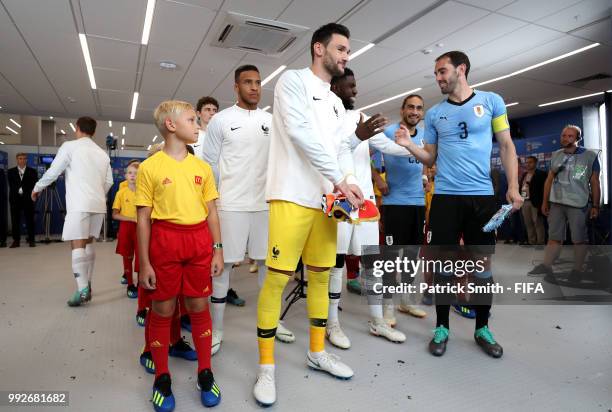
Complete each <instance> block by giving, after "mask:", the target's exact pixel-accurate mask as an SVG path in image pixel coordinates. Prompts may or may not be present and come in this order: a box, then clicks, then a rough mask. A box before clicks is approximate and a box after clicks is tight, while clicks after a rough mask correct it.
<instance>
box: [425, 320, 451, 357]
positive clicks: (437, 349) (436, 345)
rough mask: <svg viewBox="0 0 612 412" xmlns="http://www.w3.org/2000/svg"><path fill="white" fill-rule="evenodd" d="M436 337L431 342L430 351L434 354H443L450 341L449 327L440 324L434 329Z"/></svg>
mask: <svg viewBox="0 0 612 412" xmlns="http://www.w3.org/2000/svg"><path fill="white" fill-rule="evenodd" d="M433 332H434V337H433V339H432V340H431V341H430V342H429V353H431V354H432V355H434V356H442V355H444V352H446V343H447V342H448V329H447V328H446V327H444V326H438V327H437V328H435V329H434V331H433Z"/></svg>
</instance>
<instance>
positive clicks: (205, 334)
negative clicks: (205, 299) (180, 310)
mask: <svg viewBox="0 0 612 412" xmlns="http://www.w3.org/2000/svg"><path fill="white" fill-rule="evenodd" d="M189 318H190V319H191V337H192V338H193V344H194V345H195V349H196V352H197V353H198V373H200V371H202V370H204V369H210V349H211V346H212V330H211V328H212V321H211V320H210V312H209V311H208V307H206V309H204V310H203V311H202V312H190V313H189Z"/></svg>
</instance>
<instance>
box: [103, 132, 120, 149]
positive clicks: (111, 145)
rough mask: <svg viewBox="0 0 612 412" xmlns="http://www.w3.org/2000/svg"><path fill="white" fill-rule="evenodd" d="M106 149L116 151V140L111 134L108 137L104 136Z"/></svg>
mask: <svg viewBox="0 0 612 412" xmlns="http://www.w3.org/2000/svg"><path fill="white" fill-rule="evenodd" d="M106 148H107V149H108V150H115V149H117V138H116V137H113V135H112V134H109V135H108V136H106Z"/></svg>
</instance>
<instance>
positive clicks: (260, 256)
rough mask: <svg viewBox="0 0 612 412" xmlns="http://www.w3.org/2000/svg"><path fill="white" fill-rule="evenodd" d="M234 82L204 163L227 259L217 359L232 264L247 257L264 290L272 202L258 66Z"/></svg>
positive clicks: (217, 314)
mask: <svg viewBox="0 0 612 412" xmlns="http://www.w3.org/2000/svg"><path fill="white" fill-rule="evenodd" d="M234 81H235V84H234V90H235V91H236V95H237V98H238V102H237V103H236V104H235V105H233V106H232V107H229V108H227V109H225V110H222V111H220V112H219V113H218V114H216V115H215V117H214V118H213V119H212V121H211V122H210V124H209V127H208V132H207V138H206V141H205V142H204V147H203V159H204V160H205V161H206V162H208V163H209V164H210V165H211V167H212V169H213V171H214V172H215V178H216V179H217V188H218V191H219V200H218V201H217V208H218V210H219V219H220V222H221V239H223V243H224V246H223V256H224V260H225V265H224V268H223V274H222V275H221V276H218V277H216V278H214V279H213V294H212V296H211V303H212V313H213V331H212V354H213V355H214V354H215V353H216V352H217V351H218V350H219V348H220V347H221V341H222V340H223V314H224V311H225V303H226V299H227V292H228V288H229V281H230V273H231V271H232V265H233V264H235V263H237V262H241V261H242V260H243V259H244V254H245V252H248V254H249V257H251V258H252V259H254V260H256V261H257V264H258V266H259V269H258V273H259V274H258V283H259V286H260V287H261V285H262V284H263V278H264V277H265V274H266V266H265V264H264V259H265V257H266V253H267V247H268V203H267V202H266V199H265V189H266V174H267V171H268V151H269V148H270V126H271V124H272V115H271V114H270V113H268V112H266V111H263V110H261V109H259V108H258V107H257V105H258V104H259V100H260V99H261V76H260V74H259V70H258V69H257V67H256V66H253V65H244V66H240V67H238V68H237V69H236V71H235V72H234ZM280 327H282V326H280ZM280 327H279V329H280ZM277 338H278V339H279V340H282V341H284V342H293V341H294V340H295V337H294V336H293V334H292V333H291V331H288V330H282V331H281V332H280V333H279V332H278V331H277Z"/></svg>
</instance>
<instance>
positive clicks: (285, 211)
mask: <svg viewBox="0 0 612 412" xmlns="http://www.w3.org/2000/svg"><path fill="white" fill-rule="evenodd" d="M349 36H350V33H349V31H348V29H347V28H346V27H344V26H342V25H340V24H336V23H329V24H326V25H324V26H322V27H320V28H319V29H317V30H315V32H314V33H313V36H312V39H311V47H310V51H311V56H312V65H311V66H310V67H308V68H305V69H302V70H288V71H286V72H285V73H283V74H282V75H281V76H280V78H279V79H278V81H277V83H276V86H275V88H274V113H273V116H272V130H271V136H270V158H269V163H268V164H269V165H268V175H267V182H266V200H268V201H269V202H270V218H269V221H270V224H269V236H268V256H267V258H266V265H267V266H268V271H267V273H266V277H265V279H264V283H263V285H262V287H261V289H260V292H259V300H258V302H257V337H258V346H259V372H258V374H257V381H256V383H255V386H254V388H253V395H254V397H255V399H256V400H257V402H259V403H260V404H263V405H271V404H273V403H274V402H275V401H276V384H275V379H274V369H275V365H274V335H275V334H276V328H277V326H278V319H279V315H280V307H281V300H282V294H283V290H284V288H285V286H286V285H287V283H288V282H289V279H290V278H291V277H292V276H293V273H294V271H295V269H296V266H297V263H298V261H299V259H300V257H301V258H302V261H303V263H304V265H305V266H306V271H307V273H308V294H307V299H306V306H307V312H308V317H309V318H310V345H309V351H308V352H307V355H306V363H307V365H308V366H309V367H310V368H312V369H315V370H321V371H324V372H327V373H329V374H331V375H333V376H335V377H338V378H341V379H349V378H351V377H352V376H353V371H352V369H351V368H349V367H348V366H347V365H345V364H344V363H342V362H341V361H340V360H339V358H338V357H337V356H334V355H330V354H329V353H327V352H326V351H325V325H326V323H327V312H328V304H329V298H328V288H329V268H330V267H332V266H334V264H335V260H336V240H337V239H336V237H337V224H336V223H335V221H334V220H333V219H330V218H328V217H327V216H325V215H324V213H323V212H322V211H321V196H322V195H323V194H325V193H331V192H332V191H337V192H340V193H342V194H343V195H345V196H346V197H347V199H348V201H349V202H351V204H353V205H354V206H356V207H360V206H361V205H362V204H363V194H362V193H361V190H360V189H359V187H358V186H357V185H356V184H355V183H356V179H355V177H354V175H353V174H354V171H353V158H352V153H351V139H352V138H355V139H357V137H356V136H342V134H341V133H342V125H343V122H344V120H345V119H344V117H345V110H344V107H343V106H342V102H341V101H340V99H339V98H338V97H337V96H336V95H335V94H333V92H331V90H330V84H329V82H330V81H331V78H332V77H333V76H338V75H341V74H342V73H343V72H344V67H346V63H347V62H348V54H349V52H350V50H349V49H350V46H349V41H348V38H349ZM372 123H374V126H375V124H376V122H372Z"/></svg>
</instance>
